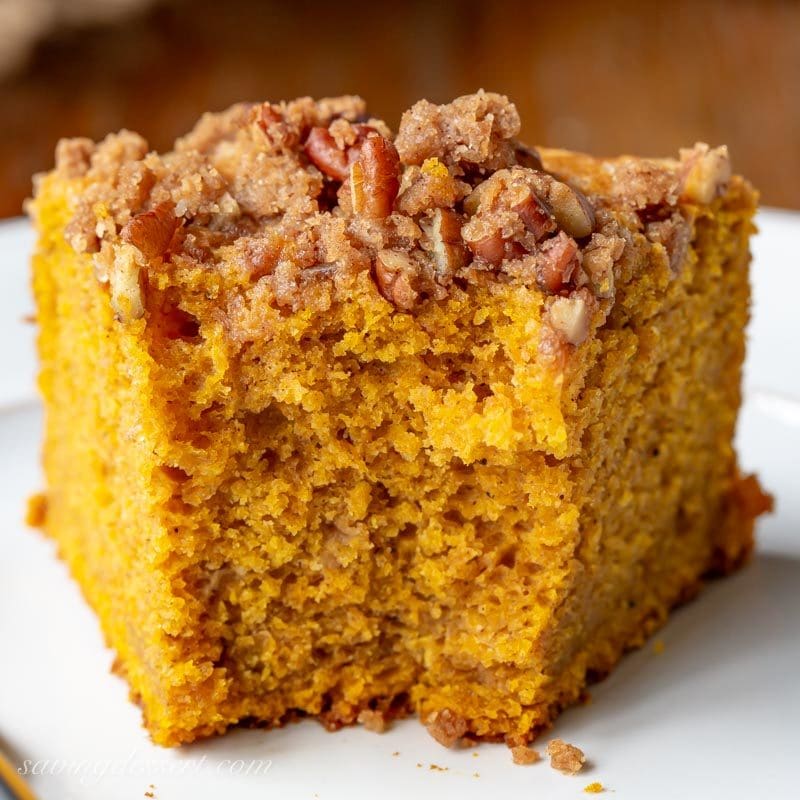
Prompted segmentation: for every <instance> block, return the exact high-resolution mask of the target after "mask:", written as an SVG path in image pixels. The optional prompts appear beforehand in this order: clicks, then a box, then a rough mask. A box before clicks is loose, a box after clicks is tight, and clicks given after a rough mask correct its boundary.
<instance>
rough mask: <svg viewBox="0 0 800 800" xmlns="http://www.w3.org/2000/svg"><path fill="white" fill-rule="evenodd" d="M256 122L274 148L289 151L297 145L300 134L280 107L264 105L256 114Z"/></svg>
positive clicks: (270, 104)
mask: <svg viewBox="0 0 800 800" xmlns="http://www.w3.org/2000/svg"><path fill="white" fill-rule="evenodd" d="M255 120H256V124H257V125H258V127H259V128H261V130H262V131H263V132H264V135H265V136H266V137H267V139H268V140H269V142H270V144H272V146H273V147H276V148H283V149H286V150H288V149H291V148H293V147H295V146H296V145H297V143H298V141H299V138H300V137H299V132H298V130H297V129H296V128H295V127H294V126H293V125H290V124H289V123H288V122H287V121H286V119H285V118H284V116H283V114H282V113H281V111H280V109H279V107H278V106H275V105H273V104H272V103H262V104H261V106H260V107H259V108H258V109H257V110H256V112H255ZM322 130H324V128H323V129H322Z"/></svg>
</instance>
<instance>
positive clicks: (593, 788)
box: [583, 781, 605, 794]
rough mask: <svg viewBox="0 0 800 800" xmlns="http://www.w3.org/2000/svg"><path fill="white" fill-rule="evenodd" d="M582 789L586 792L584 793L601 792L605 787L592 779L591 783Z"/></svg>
mask: <svg viewBox="0 0 800 800" xmlns="http://www.w3.org/2000/svg"><path fill="white" fill-rule="evenodd" d="M583 791H584V792H586V794H600V793H601V792H604V791H605V787H604V786H603V784H602V783H598V782H597V781H594V782H593V783H589V784H587V785H586V786H584V787H583Z"/></svg>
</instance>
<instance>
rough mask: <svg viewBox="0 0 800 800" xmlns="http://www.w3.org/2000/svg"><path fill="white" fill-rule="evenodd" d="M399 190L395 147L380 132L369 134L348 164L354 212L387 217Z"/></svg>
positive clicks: (398, 168)
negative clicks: (355, 157) (359, 150)
mask: <svg viewBox="0 0 800 800" xmlns="http://www.w3.org/2000/svg"><path fill="white" fill-rule="evenodd" d="M399 189H400V157H399V156H398V155H397V150H396V148H395V146H394V145H393V144H392V143H391V142H390V141H389V140H388V139H385V138H384V137H383V136H381V135H380V134H377V133H375V134H370V135H369V136H367V138H366V139H365V140H364V143H363V145H362V146H361V152H360V153H359V154H358V158H357V159H356V160H355V161H354V162H353V163H352V164H351V165H350V192H351V202H352V205H353V213H355V214H358V215H360V216H363V217H367V218H369V219H383V218H384V217H388V216H389V214H391V213H392V207H393V205H394V201H395V198H396V197H397V192H398V190H399Z"/></svg>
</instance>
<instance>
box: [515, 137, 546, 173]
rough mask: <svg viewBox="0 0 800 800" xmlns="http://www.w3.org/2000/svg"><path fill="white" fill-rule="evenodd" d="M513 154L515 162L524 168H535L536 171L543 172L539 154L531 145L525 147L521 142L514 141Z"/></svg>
mask: <svg viewBox="0 0 800 800" xmlns="http://www.w3.org/2000/svg"><path fill="white" fill-rule="evenodd" d="M514 156H515V157H516V160H517V164H519V165H520V166H521V167H525V169H535V170H536V171H537V172H543V171H544V166H543V165H542V159H541V158H539V154H538V153H537V152H536V150H534V149H533V148H532V147H527V146H526V145H524V144H522V142H515V144H514Z"/></svg>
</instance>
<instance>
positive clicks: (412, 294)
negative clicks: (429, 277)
mask: <svg viewBox="0 0 800 800" xmlns="http://www.w3.org/2000/svg"><path fill="white" fill-rule="evenodd" d="M418 273H419V270H418V268H417V265H416V264H415V263H414V260H413V259H412V258H411V256H410V255H409V254H408V253H405V252H403V251H402V250H381V251H380V252H379V253H378V255H377V256H376V258H375V279H376V281H377V284H378V289H379V290H380V293H381V294H382V295H383V296H384V297H385V298H386V299H387V300H388V301H389V302H390V303H394V305H395V306H397V308H399V309H401V310H402V311H410V310H411V309H412V308H413V307H414V303H415V302H416V300H417V296H418V292H417V291H416V289H415V288H414V283H415V282H416V279H417V276H418Z"/></svg>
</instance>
